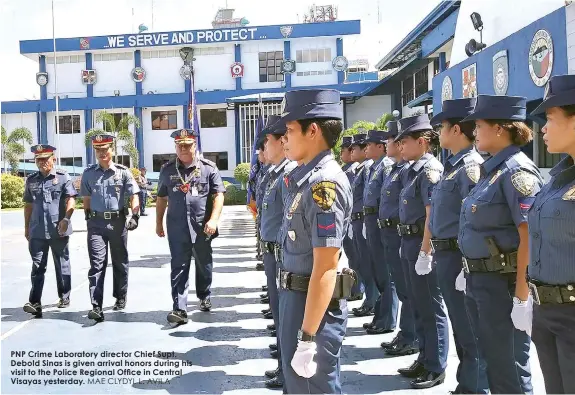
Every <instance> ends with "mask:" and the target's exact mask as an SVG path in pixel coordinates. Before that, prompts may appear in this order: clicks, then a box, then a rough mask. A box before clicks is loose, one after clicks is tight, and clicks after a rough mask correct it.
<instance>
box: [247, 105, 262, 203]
mask: <svg viewBox="0 0 575 395" xmlns="http://www.w3.org/2000/svg"><path fill="white" fill-rule="evenodd" d="M263 129H264V115H263V106H262V101H261V97H260V99H259V101H258V119H257V121H256V131H255V133H254V146H253V147H252V160H251V166H250V178H249V181H248V196H247V202H246V204H247V205H248V206H253V210H255V201H256V179H257V175H258V173H259V171H260V167H261V164H260V161H259V160H258V155H257V154H256V143H257V141H258V139H259V137H260V134H261V132H262V130H263Z"/></svg>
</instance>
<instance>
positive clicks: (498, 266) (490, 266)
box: [463, 251, 517, 273]
mask: <svg viewBox="0 0 575 395" xmlns="http://www.w3.org/2000/svg"><path fill="white" fill-rule="evenodd" d="M463 268H464V269H465V271H466V272H467V273H469V272H480V273H481V272H482V273H489V272H499V273H515V272H517V251H514V252H510V253H500V254H499V255H497V256H492V257H490V258H483V259H469V258H463Z"/></svg>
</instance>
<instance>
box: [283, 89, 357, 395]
mask: <svg viewBox="0 0 575 395" xmlns="http://www.w3.org/2000/svg"><path fill="white" fill-rule="evenodd" d="M282 107H283V113H282V121H283V122H285V123H286V126H287V133H286V135H285V136H286V139H285V143H284V147H285V150H286V156H287V157H288V158H289V159H291V160H296V161H302V162H303V166H302V167H301V169H300V170H299V171H297V172H296V174H295V177H294V178H293V179H291V180H290V182H289V185H288V188H289V191H288V194H287V196H286V201H285V207H286V210H285V211H286V212H285V215H284V218H283V223H282V227H281V229H280V233H279V236H278V241H279V242H280V244H281V250H280V252H279V253H278V258H279V263H280V265H281V269H280V270H279V271H278V283H279V288H280V290H279V298H280V320H279V325H280V328H279V335H280V343H281V349H282V365H283V371H284V380H285V386H284V392H285V393H289V394H302V393H322V394H323V393H327V394H336V393H341V381H340V377H339V374H340V352H341V343H342V341H343V337H344V335H345V331H346V327H347V301H346V300H345V299H346V298H347V297H349V296H350V295H351V287H352V282H353V281H354V278H353V276H352V275H351V274H353V272H352V271H351V270H350V269H345V270H344V271H343V272H342V273H341V274H338V273H337V266H338V259H339V255H340V248H341V247H342V244H343V239H344V237H345V234H346V232H347V227H348V225H349V217H350V215H351V205H352V197H351V187H350V185H349V181H348V179H347V176H346V175H345V173H344V172H343V171H342V170H341V168H340V167H339V165H338V163H337V162H336V161H335V160H334V158H333V156H332V154H331V151H330V150H331V148H333V147H334V146H335V144H336V142H337V140H338V138H339V135H340V134H341V131H342V129H343V125H342V122H341V119H342V115H343V114H342V106H341V104H340V95H339V92H338V91H336V90H301V91H292V92H286V94H285V97H284V102H283V105H282Z"/></svg>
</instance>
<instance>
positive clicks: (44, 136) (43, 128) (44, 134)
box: [38, 55, 52, 144]
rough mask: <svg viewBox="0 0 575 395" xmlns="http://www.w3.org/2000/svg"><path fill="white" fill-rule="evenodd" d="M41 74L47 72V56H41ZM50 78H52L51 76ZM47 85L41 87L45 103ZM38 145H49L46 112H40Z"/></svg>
mask: <svg viewBox="0 0 575 395" xmlns="http://www.w3.org/2000/svg"><path fill="white" fill-rule="evenodd" d="M39 60H40V62H39V63H40V70H39V71H40V72H41V73H45V72H46V56H44V55H41V56H40V59H39ZM48 78H52V76H51V75H49V76H48ZM47 85H48V84H46V85H44V86H41V87H40V100H42V101H44V100H47V99H48V88H47ZM38 144H48V120H47V117H46V112H45V111H42V110H40V127H39V128H38Z"/></svg>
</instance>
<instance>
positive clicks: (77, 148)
mask: <svg viewBox="0 0 575 395" xmlns="http://www.w3.org/2000/svg"><path fill="white" fill-rule="evenodd" d="M58 114H59V115H60V116H64V115H79V116H80V133H74V134H60V138H58V135H57V134H56V112H48V113H46V126H47V129H48V143H49V144H50V145H53V146H55V147H58V146H59V147H60V157H61V158H72V157H74V158H82V163H83V164H84V165H86V143H85V142H84V136H85V135H86V131H85V126H84V111H82V110H74V111H59V112H58Z"/></svg>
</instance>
